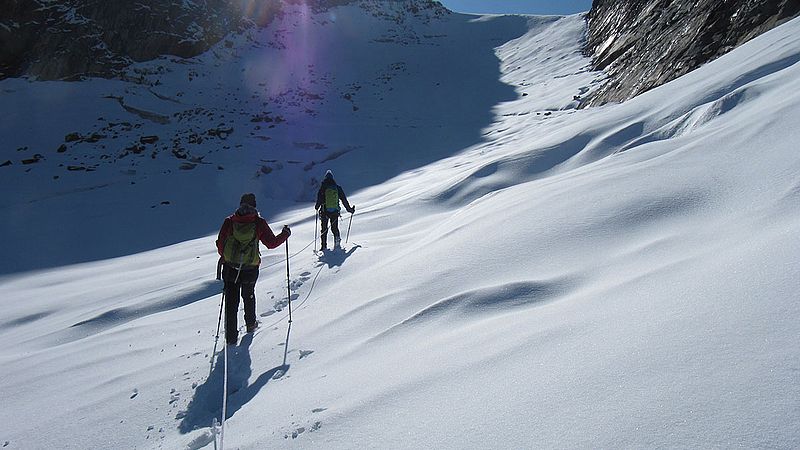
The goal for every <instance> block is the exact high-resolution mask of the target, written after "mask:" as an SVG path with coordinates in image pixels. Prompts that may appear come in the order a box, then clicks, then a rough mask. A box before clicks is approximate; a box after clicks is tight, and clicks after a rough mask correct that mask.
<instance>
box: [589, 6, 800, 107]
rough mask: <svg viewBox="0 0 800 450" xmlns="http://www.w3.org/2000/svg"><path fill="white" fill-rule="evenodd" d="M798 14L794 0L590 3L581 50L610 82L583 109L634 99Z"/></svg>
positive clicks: (798, 10)
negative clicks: (586, 36) (603, 72)
mask: <svg viewBox="0 0 800 450" xmlns="http://www.w3.org/2000/svg"><path fill="white" fill-rule="evenodd" d="M798 14H800V1H798V0H594V1H593V3H592V10H591V11H590V12H589V15H588V17H587V20H588V23H589V36H588V39H587V42H586V46H585V52H586V54H587V55H589V56H591V57H592V58H593V65H594V67H595V69H599V70H604V71H605V72H606V73H607V74H608V76H609V79H608V81H607V82H606V83H605V84H604V85H603V87H602V88H600V89H599V90H598V91H597V92H595V94H594V95H593V96H592V97H591V98H589V99H587V101H586V102H585V103H584V106H586V105H600V104H603V103H607V102H612V101H624V100H627V99H629V98H632V97H635V96H636V95H638V94H641V93H643V92H645V91H647V90H649V89H652V88H654V87H657V86H660V85H662V84H664V83H666V82H668V81H671V80H673V79H675V78H678V77H680V76H681V75H684V74H686V73H688V72H690V71H692V70H694V69H696V68H697V67H699V66H701V65H703V64H705V63H707V62H709V61H711V60H713V59H715V58H717V57H719V56H722V55H723V54H725V53H727V52H729V51H730V50H732V49H733V48H735V47H737V46H739V45H741V44H743V43H745V42H747V41H748V40H750V39H752V38H754V37H756V36H758V35H759V34H761V33H764V32H766V31H768V30H770V29H772V28H774V27H776V26H778V25H780V24H781V23H784V22H786V21H788V20H790V19H791V18H793V17H795V16H797V15H798Z"/></svg>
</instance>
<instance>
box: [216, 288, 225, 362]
mask: <svg viewBox="0 0 800 450" xmlns="http://www.w3.org/2000/svg"><path fill="white" fill-rule="evenodd" d="M223 306H225V290H224V289H223V290H222V301H221V302H219V319H217V335H216V336H215V337H214V347H215V348H216V346H217V341H218V340H219V328H220V325H222V307H223Z"/></svg>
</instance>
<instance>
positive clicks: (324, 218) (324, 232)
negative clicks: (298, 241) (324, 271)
mask: <svg viewBox="0 0 800 450" xmlns="http://www.w3.org/2000/svg"><path fill="white" fill-rule="evenodd" d="M319 220H320V222H321V223H320V232H319V239H320V248H325V247H326V246H327V242H326V241H327V240H328V213H326V212H325V211H322V212H321V213H320V215H319Z"/></svg>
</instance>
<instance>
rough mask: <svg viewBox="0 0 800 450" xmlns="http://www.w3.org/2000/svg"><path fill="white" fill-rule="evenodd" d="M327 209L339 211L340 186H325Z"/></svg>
mask: <svg viewBox="0 0 800 450" xmlns="http://www.w3.org/2000/svg"><path fill="white" fill-rule="evenodd" d="M325 209H326V210H327V211H328V212H334V211H339V187H338V186H335V185H334V186H331V187H328V188H325Z"/></svg>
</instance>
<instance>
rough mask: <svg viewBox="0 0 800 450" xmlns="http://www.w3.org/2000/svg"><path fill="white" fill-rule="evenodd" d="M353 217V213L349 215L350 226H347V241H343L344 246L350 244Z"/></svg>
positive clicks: (354, 213)
mask: <svg viewBox="0 0 800 450" xmlns="http://www.w3.org/2000/svg"><path fill="white" fill-rule="evenodd" d="M355 215H356V212H355V211H353V212H352V213H350V224H348V225H347V239H345V240H344V242H345V244H346V243H348V242H350V227H351V226H353V216H355Z"/></svg>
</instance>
